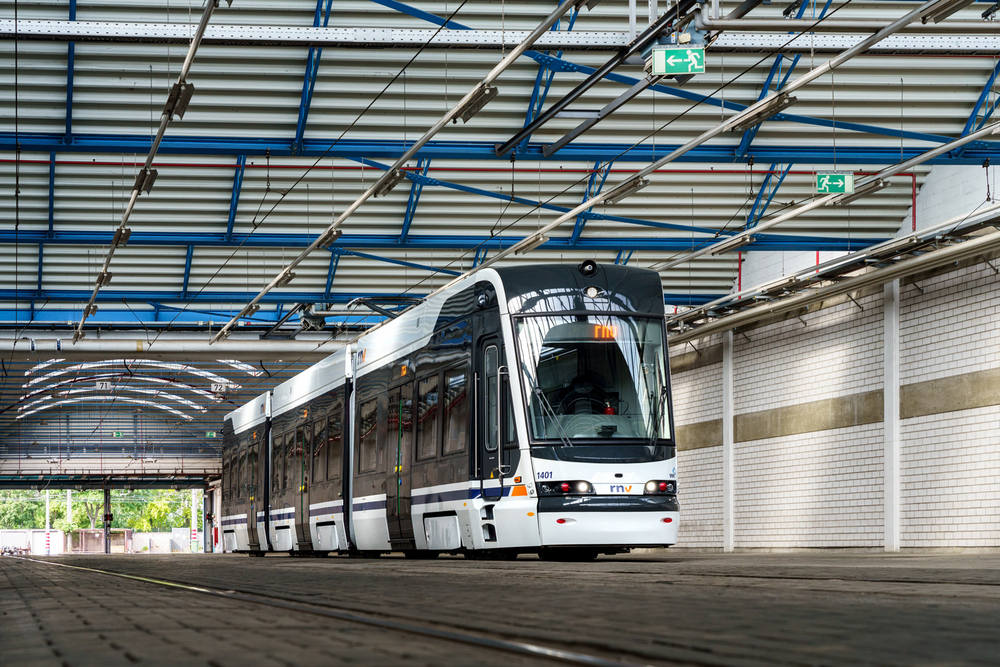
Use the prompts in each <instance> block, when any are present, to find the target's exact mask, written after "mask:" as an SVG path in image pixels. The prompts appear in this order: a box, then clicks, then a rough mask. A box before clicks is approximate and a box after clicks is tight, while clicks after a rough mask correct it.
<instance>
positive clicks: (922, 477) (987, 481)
mask: <svg viewBox="0 0 1000 667" xmlns="http://www.w3.org/2000/svg"><path fill="white" fill-rule="evenodd" d="M900 433H901V435H902V441H903V442H902V447H901V449H900V494H899V495H900V512H899V514H900V538H901V540H900V545H901V546H902V547H904V548H906V547H1000V406H991V407H986V408H978V409H975V410H963V411H961V412H948V413H944V414H940V415H930V416H927V417H917V418H915V419H906V420H904V421H903V422H902V424H901V425H900ZM682 509H683V508H682ZM681 520H682V523H681V525H683V514H682V515H681Z"/></svg>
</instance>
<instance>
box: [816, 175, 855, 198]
mask: <svg viewBox="0 0 1000 667" xmlns="http://www.w3.org/2000/svg"><path fill="white" fill-rule="evenodd" d="M816 192H817V193H818V194H821V195H829V194H840V193H846V194H851V193H852V192H854V174H842V173H841V174H816Z"/></svg>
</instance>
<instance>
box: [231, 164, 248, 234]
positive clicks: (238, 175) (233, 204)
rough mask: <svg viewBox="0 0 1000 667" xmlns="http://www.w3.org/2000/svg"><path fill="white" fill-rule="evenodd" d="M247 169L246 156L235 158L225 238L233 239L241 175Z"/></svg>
mask: <svg viewBox="0 0 1000 667" xmlns="http://www.w3.org/2000/svg"><path fill="white" fill-rule="evenodd" d="M246 169H247V156H246V155H239V156H237V158H236V175H235V176H233V194H232V195H231V196H230V197H229V222H228V223H227V225H226V240H227V241H232V240H233V226H234V225H235V224H236V209H237V208H238V207H239V205H240V192H241V191H242V190H243V175H244V174H245V173H246Z"/></svg>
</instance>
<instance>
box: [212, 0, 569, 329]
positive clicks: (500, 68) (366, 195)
mask: <svg viewBox="0 0 1000 667" xmlns="http://www.w3.org/2000/svg"><path fill="white" fill-rule="evenodd" d="M584 2H586V0H574V1H571V2H565V3H563V4H561V5H559V6H558V7H556V9H555V10H553V11H552V12H551V13H550V14H549V15H548V16H547V17H546V18H545V20H543V21H542V22H541V23H540V24H539V25H538V26H537V27H536V28H535V29H534V30H532V31H531V33H530V34H529V35H528V37H527V39H525V40H524V41H523V42H521V43H520V44H518V45H517V47H516V48H514V50H513V51H511V52H510V53H509V54H507V56H506V57H505V58H504V59H503V60H501V61H500V62H499V63H498V64H497V65H496V66H495V67H494V68H493V69H492V70H490V72H489V74H487V75H486V76H485V77H483V79H482V80H481V81H480V82H479V83H477V84H476V85H475V86H473V87H472V90H470V91H469V92H468V93H466V94H465V96H464V97H463V98H462V99H461V100H459V101H458V103H457V104H456V105H455V106H453V107H452V108H451V109H450V110H449V111H447V112H446V113H445V114H444V115H443V116H442V117H441V118H440V119H438V121H437V122H436V123H434V125H432V126H431V128H430V129H428V130H427V131H426V132H424V134H423V136H421V137H420V138H419V139H417V140H416V141H415V142H414V143H413V145H412V146H410V148H409V150H407V151H406V152H405V153H403V155H402V156H401V157H399V158H398V159H397V160H396V161H395V162H393V163H392V166H391V167H390V168H389V169H388V170H387V171H385V172H384V173H383V174H382V176H380V177H379V179H378V180H376V181H375V183H373V184H372V186H371V187H370V188H368V189H367V190H365V191H364V192H363V193H362V194H361V195H360V196H359V197H358V198H357V199H355V200H354V203H352V204H351V205H350V206H348V207H347V208H346V209H345V210H344V212H343V213H341V214H340V216H338V217H337V219H336V220H334V221H333V222H332V223H331V224H330V226H329V227H327V228H326V230H325V231H324V232H323V233H322V234H320V235H319V236H317V237H316V240H315V241H313V242H312V243H311V244H309V246H308V247H307V248H306V249H305V250H303V251H302V252H301V253H299V255H298V257H296V258H295V259H293V260H292V261H291V262H290V263H289V264H288V266H286V267H285V268H283V269H282V270H281V272H280V273H278V275H277V276H276V277H275V278H274V279H273V280H272V281H271V282H270V283H268V284H267V285H266V286H265V287H264V289H263V290H261V291H260V293H259V294H258V295H257V296H256V297H254V298H253V300H252V301H251V302H250V303H249V304H247V305H246V306H244V307H243V308H242V309H241V310H240V312H239V313H237V314H236V316H235V317H233V318H232V319H231V320H229V322H227V323H226V325H225V326H224V327H223V328H222V329H221V330H220V331H219V332H218V333H217V334H216V335H215V336H213V337H212V340H211V341H209V344H212V343H215V342H216V341H218V340H222V339H225V338H226V337H227V336H229V335H230V332H231V331H232V328H233V327H234V326H235V324H236V322H238V321H239V319H240V318H241V317H243V316H244V315H245V314H246V313H248V312H252V311H253V310H255V307H256V306H257V303H258V302H259V301H260V300H261V299H262V298H263V297H264V295H265V294H267V293H268V292H270V291H271V290H272V289H274V288H275V287H278V286H279V283H280V284H287V282H288V280H289V276H291V272H292V270H293V269H294V268H295V267H296V266H298V265H299V264H300V263H301V262H302V261H303V260H304V259H305V258H306V257H308V256H309V255H310V254H311V253H312V252H313V251H314V250H316V249H317V248H320V247H321V246H324V245H327V244H329V243H330V242H332V241H333V240H334V239H335V238H336V236H337V235H338V233H339V232H338V229H339V227H340V226H341V225H342V224H343V223H344V222H345V221H346V220H347V219H348V218H349V217H351V215H352V214H353V213H354V212H355V211H356V210H358V208H360V206H361V205H362V204H364V203H365V202H366V201H368V200H369V199H370V198H371V197H373V196H374V195H375V193H377V192H379V191H380V190H382V189H383V187H384V186H386V184H387V183H388V182H389V181H390V179H392V178H396V177H402V172H400V171H399V168H400V167H402V166H403V165H405V164H406V162H407V161H408V160H410V158H412V157H413V156H414V155H416V154H417V151H419V150H420V148H421V147H423V146H424V144H426V143H427V142H428V141H430V140H431V139H432V138H433V137H434V135H436V134H437V133H438V132H440V131H441V130H442V129H443V128H444V127H445V126H446V125H448V123H449V122H451V121H452V120H453V119H454V120H456V121H457V119H458V117H459V116H460V115H461V114H462V113H463V112H467V113H468V112H469V109H470V107H471V106H472V105H473V104H475V103H476V100H477V99H479V100H482V99H486V101H488V98H487V97H486V96H487V94H488V92H489V91H490V90H491V89H490V84H492V83H493V82H494V81H496V79H497V77H499V76H500V74H502V73H503V72H504V70H506V69H507V68H508V67H510V66H511V65H512V64H513V63H514V61H516V60H517V59H518V58H519V57H521V55H523V54H524V52H525V51H527V50H528V48H529V47H531V45H532V44H534V42H535V40H537V39H538V38H539V37H540V36H542V35H543V34H545V32H546V31H548V29H549V28H551V27H552V26H553V25H554V24H555V22H556V21H558V20H559V19H560V18H561V17H562V16H563V14H565V13H566V12H568V11H569V10H570V9H572V8H573V7H576V6H577V5H580V4H582V3H584ZM482 104H485V102H482Z"/></svg>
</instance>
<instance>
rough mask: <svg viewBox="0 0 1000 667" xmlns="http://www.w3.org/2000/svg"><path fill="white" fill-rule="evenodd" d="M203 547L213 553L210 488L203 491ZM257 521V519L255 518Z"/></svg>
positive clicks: (206, 551) (204, 550)
mask: <svg viewBox="0 0 1000 667" xmlns="http://www.w3.org/2000/svg"><path fill="white" fill-rule="evenodd" d="M201 516H202V519H201V535H202V538H201V549H202V551H203V552H205V553H207V554H210V553H212V546H213V545H212V492H211V491H209V490H208V489H205V490H204V491H202V513H201ZM254 520H255V521H256V519H254Z"/></svg>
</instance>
